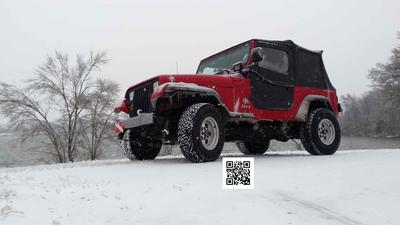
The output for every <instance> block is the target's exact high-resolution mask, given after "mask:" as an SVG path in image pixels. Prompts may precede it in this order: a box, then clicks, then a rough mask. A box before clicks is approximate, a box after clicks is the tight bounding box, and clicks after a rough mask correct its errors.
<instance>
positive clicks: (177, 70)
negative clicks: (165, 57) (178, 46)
mask: <svg viewBox="0 0 400 225" xmlns="http://www.w3.org/2000/svg"><path fill="white" fill-rule="evenodd" d="M175 64H176V74H179V66H178V61H176V62H175Z"/></svg>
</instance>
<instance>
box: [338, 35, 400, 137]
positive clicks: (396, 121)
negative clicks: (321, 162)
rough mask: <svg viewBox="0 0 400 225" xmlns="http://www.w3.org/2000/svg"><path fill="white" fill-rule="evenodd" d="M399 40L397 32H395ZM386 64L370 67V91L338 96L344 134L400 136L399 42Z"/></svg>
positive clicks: (399, 36)
mask: <svg viewBox="0 0 400 225" xmlns="http://www.w3.org/2000/svg"><path fill="white" fill-rule="evenodd" d="M397 39H398V40H399V41H400V32H398V33H397ZM391 53H392V54H391V56H390V58H389V60H388V62H386V63H377V64H376V66H375V67H373V68H372V69H370V70H369V74H368V78H369V80H370V81H371V84H372V90H370V91H368V92H367V93H365V94H364V95H362V96H360V97H357V96H355V95H345V96H342V97H341V103H342V106H343V108H344V111H343V113H342V114H341V116H340V122H341V127H342V132H343V134H344V135H347V136H369V137H393V136H394V137H400V45H399V46H397V47H395V48H394V49H393V50H392V52H391Z"/></svg>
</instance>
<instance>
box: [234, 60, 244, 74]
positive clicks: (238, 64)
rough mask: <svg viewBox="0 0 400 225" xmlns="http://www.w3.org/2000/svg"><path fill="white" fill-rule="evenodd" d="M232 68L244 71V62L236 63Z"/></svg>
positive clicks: (235, 70) (240, 71)
mask: <svg viewBox="0 0 400 225" xmlns="http://www.w3.org/2000/svg"><path fill="white" fill-rule="evenodd" d="M232 70H233V71H234V72H238V73H242V70H243V63H242V62H237V63H234V64H233V65H232Z"/></svg>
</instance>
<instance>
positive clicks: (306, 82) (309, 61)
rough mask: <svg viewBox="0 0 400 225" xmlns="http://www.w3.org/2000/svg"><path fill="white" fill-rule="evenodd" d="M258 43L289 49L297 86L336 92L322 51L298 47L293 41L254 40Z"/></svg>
mask: <svg viewBox="0 0 400 225" xmlns="http://www.w3.org/2000/svg"><path fill="white" fill-rule="evenodd" d="M254 40H256V41H257V42H262V43H266V44H268V45H271V46H274V45H275V46H277V47H280V48H284V49H288V50H289V51H291V52H292V53H293V56H294V77H295V83H296V86H300V87H301V86H303V87H315V88H324V89H331V90H335V88H334V87H333V86H332V84H331V82H330V80H329V77H328V74H327V72H326V69H325V65H324V62H323V60H322V52H323V51H322V50H320V51H314V50H309V49H306V48H304V47H302V46H300V45H297V44H296V43H294V42H293V41H292V40H286V41H272V40H260V39H254Z"/></svg>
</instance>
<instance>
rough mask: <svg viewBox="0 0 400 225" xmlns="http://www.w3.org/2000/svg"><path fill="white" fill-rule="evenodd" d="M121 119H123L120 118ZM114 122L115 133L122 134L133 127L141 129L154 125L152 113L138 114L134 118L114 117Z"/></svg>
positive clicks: (126, 116)
mask: <svg viewBox="0 0 400 225" xmlns="http://www.w3.org/2000/svg"><path fill="white" fill-rule="evenodd" d="M121 117H123V118H121ZM114 120H115V133H117V134H118V135H119V134H122V133H124V130H125V129H131V128H135V127H141V126H145V125H151V124H153V123H154V113H140V114H139V115H138V116H135V117H128V115H127V114H126V115H125V116H120V115H116V116H115V117H114Z"/></svg>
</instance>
